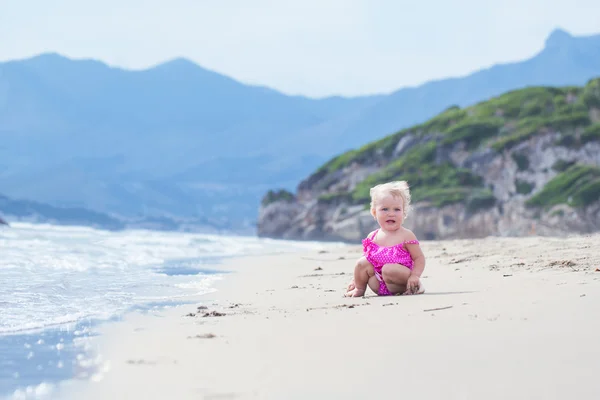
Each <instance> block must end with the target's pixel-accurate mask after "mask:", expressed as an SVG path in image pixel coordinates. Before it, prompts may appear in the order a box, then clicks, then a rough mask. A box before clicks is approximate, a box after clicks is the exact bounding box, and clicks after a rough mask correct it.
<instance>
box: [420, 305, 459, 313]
mask: <svg viewBox="0 0 600 400" xmlns="http://www.w3.org/2000/svg"><path fill="white" fill-rule="evenodd" d="M452 307H454V306H446V307H438V308H428V309H426V310H423V311H424V312H429V311H440V310H447V309H449V308H452Z"/></svg>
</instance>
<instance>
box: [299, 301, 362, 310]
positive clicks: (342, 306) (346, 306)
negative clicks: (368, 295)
mask: <svg viewBox="0 0 600 400" xmlns="http://www.w3.org/2000/svg"><path fill="white" fill-rule="evenodd" d="M369 304H371V303H368V302H367V303H364V304H338V305H337V306H332V307H314V308H307V309H306V311H313V310H328V309H330V308H354V307H360V306H368V305H369Z"/></svg>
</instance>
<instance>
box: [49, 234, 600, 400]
mask: <svg viewBox="0 0 600 400" xmlns="http://www.w3.org/2000/svg"><path fill="white" fill-rule="evenodd" d="M599 244H600V235H593V236H584V237H581V236H577V237H569V238H566V239H565V238H542V237H529V238H495V237H490V238H486V239H479V240H455V241H431V242H428V241H423V242H422V244H421V245H422V248H423V250H424V253H425V256H426V258H427V264H426V268H425V273H424V275H423V283H424V285H425V288H426V293H425V294H423V295H417V296H394V297H377V296H375V295H374V294H373V293H372V292H371V291H367V295H366V296H365V297H364V298H344V297H343V294H344V292H345V290H344V289H345V287H346V285H347V283H348V281H349V280H350V278H351V274H352V270H353V265H354V260H356V259H357V258H358V257H359V256H360V255H361V252H362V249H361V247H360V246H347V247H343V246H334V245H329V244H324V245H323V248H325V249H326V250H324V251H321V252H319V251H314V252H306V253H303V254H287V255H271V256H259V257H250V258H244V259H235V260H230V261H228V262H227V263H226V264H225V265H222V266H219V267H218V268H222V269H223V270H226V271H233V272H232V273H230V274H227V275H226V276H225V278H224V279H223V280H221V281H219V282H218V283H217V285H216V288H217V289H218V290H217V291H216V292H215V293H212V294H210V295H206V296H204V297H202V299H201V301H200V302H199V303H198V304H195V305H186V306H180V307H177V308H173V309H169V310H166V311H164V312H162V313H160V314H159V315H154V314H152V315H149V314H131V315H129V316H127V318H126V319H125V320H124V321H123V322H119V323H114V324H107V325H105V326H103V327H102V328H101V333H102V334H101V335H100V336H99V337H97V338H94V339H93V341H92V348H93V349H94V350H95V351H96V352H97V355H98V359H99V360H101V363H100V364H101V365H102V368H101V370H100V371H99V373H98V374H96V375H95V376H94V377H93V379H92V380H74V381H70V382H68V383H67V384H64V385H61V387H60V389H58V390H57V391H56V392H55V393H54V395H55V396H54V397H53V398H59V399H68V400H71V399H89V400H92V399H307V398H309V397H314V398H318V399H364V398H412V399H444V400H450V399H478V400H479V399H503V400H505V399H513V400H514V399H544V400H548V399H565V398H572V399H578V400H584V399H589V400H592V399H599V398H600V368H599V367H600V333H599V332H600V251H599V250H598V248H599ZM198 307H202V308H201V309H198Z"/></svg>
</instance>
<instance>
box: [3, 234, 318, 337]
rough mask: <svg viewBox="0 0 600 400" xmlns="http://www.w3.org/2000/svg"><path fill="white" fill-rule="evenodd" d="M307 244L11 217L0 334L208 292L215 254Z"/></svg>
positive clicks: (291, 248)
mask: <svg viewBox="0 0 600 400" xmlns="http://www.w3.org/2000/svg"><path fill="white" fill-rule="evenodd" d="M308 248H313V249H314V248H319V244H317V243H309V242H283V241H273V240H268V239H258V238H254V237H236V236H218V235H204V234H192V233H177V232H155V231H142V230H135V231H133V230H131V231H123V232H109V231H102V230H96V229H92V228H85V227H56V226H51V225H33V224H25V223H16V224H14V225H13V226H12V227H11V228H4V229H0V335H6V334H12V333H16V332H22V331H26V330H32V329H40V328H46V327H51V326H56V325H61V324H66V323H70V322H76V321H80V320H82V319H100V320H102V319H107V318H111V317H113V316H115V315H119V314H120V313H122V312H124V311H126V310H128V309H131V308H132V307H136V306H143V305H147V304H151V303H162V302H165V301H168V300H174V299H179V300H182V299H185V298H186V297H189V296H195V295H198V294H203V293H207V292H209V291H211V290H212V289H211V285H212V283H213V282H214V280H215V279H218V278H219V275H211V274H209V273H207V271H206V269H210V268H211V263H214V262H215V259H218V258H221V257H228V256H240V255H245V254H260V253H274V252H289V251H297V250H301V249H308ZM208 272H210V271H208Z"/></svg>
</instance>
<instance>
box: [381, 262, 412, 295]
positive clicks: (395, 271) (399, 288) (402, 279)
mask: <svg viewBox="0 0 600 400" xmlns="http://www.w3.org/2000/svg"><path fill="white" fill-rule="evenodd" d="M381 275H382V276H383V281H384V282H385V284H386V286H387V288H388V290H389V291H390V292H391V293H393V294H398V293H404V292H405V291H406V283H407V282H408V277H409V276H410V269H408V268H407V267H405V266H404V265H400V264H385V265H384V266H383V268H382V269H381Z"/></svg>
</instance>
